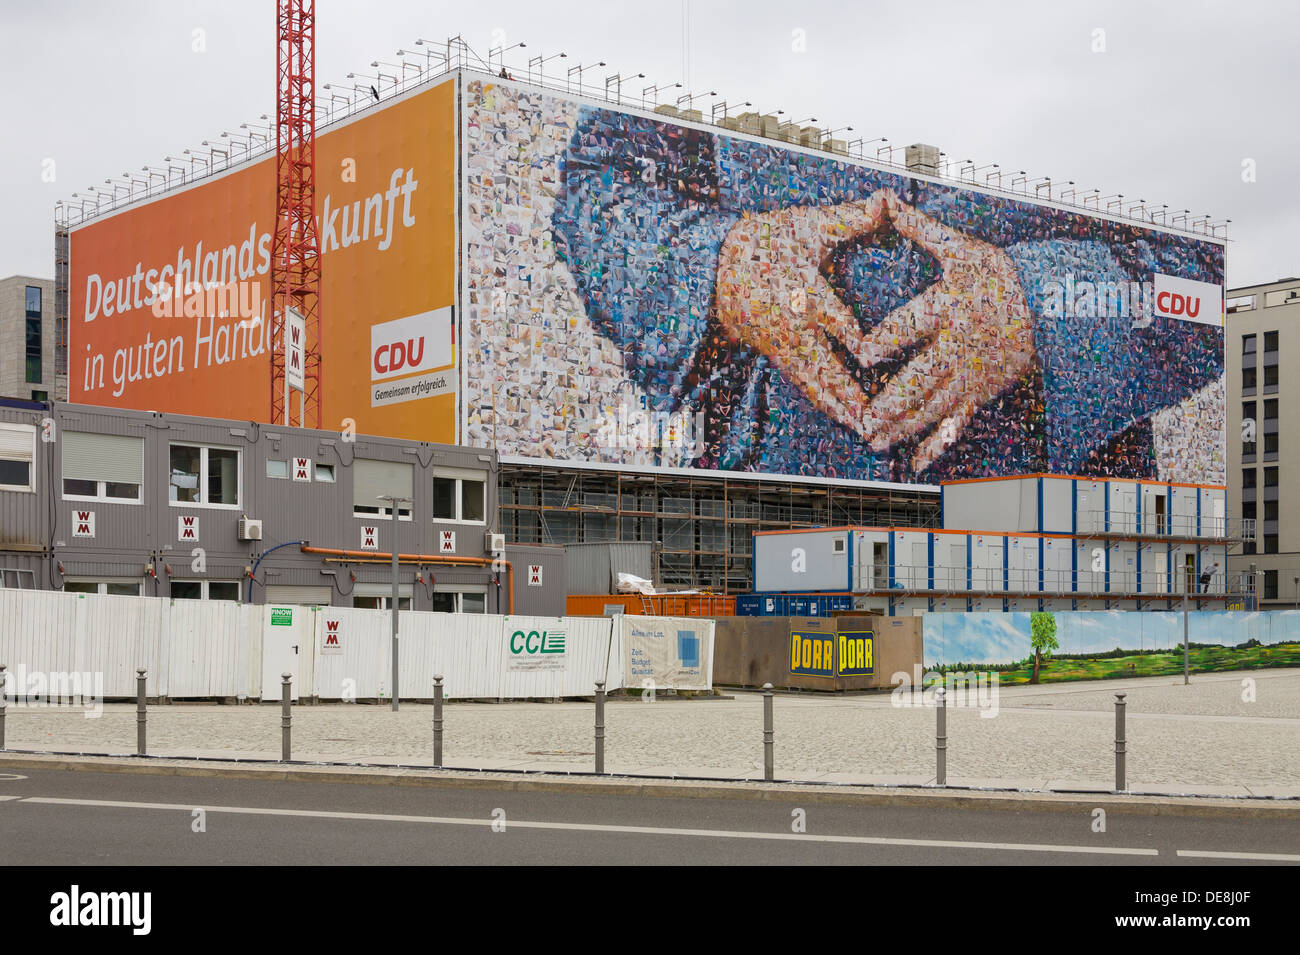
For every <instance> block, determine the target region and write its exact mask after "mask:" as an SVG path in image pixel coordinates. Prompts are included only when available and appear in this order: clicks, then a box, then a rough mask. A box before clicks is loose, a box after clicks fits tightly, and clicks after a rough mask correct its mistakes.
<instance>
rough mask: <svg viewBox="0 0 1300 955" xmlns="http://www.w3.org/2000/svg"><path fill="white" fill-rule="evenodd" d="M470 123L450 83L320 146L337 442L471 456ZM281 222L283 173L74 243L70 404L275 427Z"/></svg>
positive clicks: (96, 227) (153, 208) (248, 174)
mask: <svg viewBox="0 0 1300 955" xmlns="http://www.w3.org/2000/svg"><path fill="white" fill-rule="evenodd" d="M455 109H456V105H455V83H454V82H453V81H451V80H448V81H445V82H443V83H441V84H439V85H437V86H433V87H430V88H427V89H424V90H422V91H420V92H417V93H414V94H411V95H408V96H405V97H402V98H400V99H395V100H394V101H392V102H391V103H388V104H385V105H384V106H383V107H382V108H381V107H373V108H371V109H369V110H366V111H364V112H362V113H361V114H359V115H358V116H356V117H354V118H352V119H350V120H347V121H345V122H340V123H338V124H336V125H334V126H331V127H329V128H328V129H327V130H323V131H322V132H321V134H319V135H318V136H317V140H316V177H317V184H316V203H317V210H318V216H317V222H318V235H319V240H320V244H321V252H322V259H321V264H322V279H321V320H322V338H323V353H324V362H323V370H322V381H323V386H322V392H323V394H322V420H321V426H322V427H323V428H326V429H330V430H343V429H345V428H346V427H348V426H349V425H348V423H347V422H348V419H351V420H352V422H354V425H353V427H355V430H356V431H357V432H360V433H363V434H366V433H369V434H380V435H387V436H392V437H400V438H411V439H419V440H424V441H436V442H445V443H455V442H456V441H457V438H458V435H457V429H456V423H457V412H456V401H457V388H458V376H457V374H456V367H455V366H456V362H457V357H458V356H457V355H456V349H457V342H456V338H455V321H454V306H455V300H454V295H455V283H454V277H455V242H456V240H455V228H456V220H455V175H456V173H455V162H456V143H455ZM229 148H230V149H232V150H235V151H236V153H237V152H238V148H239V147H238V146H236V145H231V146H230V147H229ZM274 219H275V161H274V159H272V158H267V159H263V160H261V161H259V162H255V163H248V164H244V165H240V166H235V167H233V168H232V169H231V171H230V172H227V173H224V174H222V175H220V176H217V177H214V178H212V179H210V180H206V181H201V182H199V183H198V184H196V185H193V186H191V187H189V188H186V189H184V190H179V191H177V192H174V193H168V194H167V195H166V196H164V197H162V198H159V199H157V200H154V201H151V202H147V203H141V204H138V205H135V206H130V207H127V208H126V209H124V210H122V211H121V212H118V213H116V214H114V215H111V216H106V217H104V218H102V219H96V220H94V221H92V222H91V223H89V224H87V225H85V226H83V227H80V228H77V229H75V230H74V231H73V232H72V234H71V237H70V242H71V259H70V267H71V279H70V283H69V284H70V306H69V353H68V384H69V393H70V397H71V400H73V401H76V402H85V403H88V404H97V405H108V406H115V407H127V408H141V409H157V410H167V411H172V412H178V413H182V414H195V415H210V416H217V417H224V418H239V419H247V420H251V421H265V420H267V418H268V417H269V414H270V408H271V380H270V359H269V349H270V348H271V347H272V343H271V341H270V337H271V336H270V310H271V302H270V297H269V272H270V264H271V232H272V228H273V225H274ZM291 344H292V343H291ZM308 344H311V343H308ZM296 354H297V355H298V356H299V360H300V356H301V352H300V351H298V352H296ZM291 360H292V355H291ZM291 404H292V407H293V409H294V413H295V415H296V409H297V401H296V399H295V400H294V401H293V402H292V403H291Z"/></svg>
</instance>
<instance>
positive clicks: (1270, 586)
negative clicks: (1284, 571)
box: [1264, 569, 1277, 600]
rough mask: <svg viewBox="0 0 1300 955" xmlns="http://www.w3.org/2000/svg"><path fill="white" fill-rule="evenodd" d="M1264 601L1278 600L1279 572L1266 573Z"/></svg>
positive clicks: (1268, 571)
mask: <svg viewBox="0 0 1300 955" xmlns="http://www.w3.org/2000/svg"><path fill="white" fill-rule="evenodd" d="M1264 599H1265V600H1277V570H1276V569H1274V570H1266V571H1264Z"/></svg>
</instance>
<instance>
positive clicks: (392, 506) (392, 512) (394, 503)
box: [379, 494, 414, 713]
mask: <svg viewBox="0 0 1300 955" xmlns="http://www.w3.org/2000/svg"><path fill="white" fill-rule="evenodd" d="M379 500H381V501H387V502H388V511H389V516H390V517H392V519H393V541H392V548H393V603H392V606H391V608H390V609H391V610H392V619H393V651H392V652H393V688H392V693H393V696H392V699H393V712H394V713H396V712H397V705H398V693H397V676H398V668H397V660H398V653H397V646H398V644H397V511H398V505H399V504H411V505H412V507H414V504H413V503H412V501H411V499H410V498H409V497H398V496H397V495H395V494H381V495H379Z"/></svg>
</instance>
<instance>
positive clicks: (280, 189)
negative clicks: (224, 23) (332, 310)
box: [270, 0, 323, 428]
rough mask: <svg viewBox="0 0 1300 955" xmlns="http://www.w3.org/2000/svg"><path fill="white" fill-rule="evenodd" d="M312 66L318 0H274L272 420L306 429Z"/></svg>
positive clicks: (315, 340) (316, 327)
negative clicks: (294, 395) (293, 395)
mask: <svg viewBox="0 0 1300 955" xmlns="http://www.w3.org/2000/svg"><path fill="white" fill-rule="evenodd" d="M315 73H316V0H276V51H275V79H276V99H275V135H276V140H275V141H276V153H275V169H276V187H275V234H274V237H273V239H272V243H271V308H272V317H271V341H272V343H273V345H272V348H271V417H270V420H271V421H272V422H275V423H283V424H297V425H299V426H300V427H304V428H319V427H320V426H321V398H322V392H321V379H322V368H321V353H322V350H323V345H322V341H321V324H320V312H321V305H320V243H319V242H318V240H317V236H316V110H315V79H314V77H315ZM286 339H287V341H286ZM299 386H300V387H299ZM293 390H297V391H298V392H299V395H300V398H299V401H298V402H297V404H298V412H297V415H296V416H295V414H294V410H293V407H292V406H293V404H294V402H293V401H291V400H290V398H291V393H292V391H293ZM295 417H296V420H295Z"/></svg>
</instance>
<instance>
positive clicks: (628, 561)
mask: <svg viewBox="0 0 1300 955" xmlns="http://www.w3.org/2000/svg"><path fill="white" fill-rule="evenodd" d="M564 551H565V553H566V554H567V555H568V591H567V592H568V593H571V594H612V593H615V592H616V591H615V584H616V582H617V580H618V575H619V574H620V573H625V574H635V575H636V576H638V577H643V578H645V579H646V580H650V581H653V580H654V570H653V567H654V545H653V544H651V543H650V542H648V541H647V542H644V543H633V542H629V543H613V542H607V543H599V544H567V545H565V548H564Z"/></svg>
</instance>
